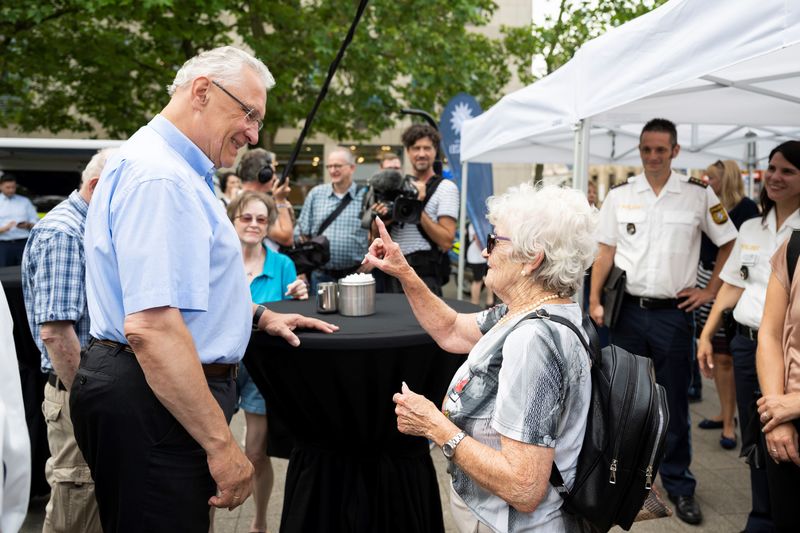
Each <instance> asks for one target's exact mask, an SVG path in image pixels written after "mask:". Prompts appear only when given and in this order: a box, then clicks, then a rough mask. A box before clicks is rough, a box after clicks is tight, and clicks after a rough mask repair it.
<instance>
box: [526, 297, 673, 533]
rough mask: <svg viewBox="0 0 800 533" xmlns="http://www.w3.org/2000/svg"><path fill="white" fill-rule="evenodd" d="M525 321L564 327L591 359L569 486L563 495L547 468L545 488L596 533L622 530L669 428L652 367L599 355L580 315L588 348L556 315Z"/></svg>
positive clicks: (623, 355) (611, 350) (617, 354)
mask: <svg viewBox="0 0 800 533" xmlns="http://www.w3.org/2000/svg"><path fill="white" fill-rule="evenodd" d="M527 319H542V320H550V321H552V322H555V323H557V324H561V325H563V326H566V327H568V328H569V329H570V330H572V331H573V332H574V333H575V335H577V337H578V338H579V339H580V341H581V344H583V346H584V348H586V351H587V352H588V354H589V357H590V359H591V361H592V370H591V378H592V397H591V403H590V404H589V415H588V418H587V421H586V434H585V435H584V437H583V446H582V447H581V452H580V454H579V456H578V466H577V472H576V476H575V482H574V484H573V485H572V489H571V490H568V489H567V487H566V486H565V485H564V480H563V479H562V477H561V472H559V470H558V467H557V466H556V464H555V462H553V468H552V471H551V472H550V483H551V484H552V485H553V487H555V489H556V491H558V493H559V494H560V495H561V497H562V498H563V499H564V509H565V510H566V511H567V512H569V513H573V514H577V515H579V516H581V517H583V518H585V519H586V520H587V521H589V522H590V523H591V524H592V525H593V526H594V527H595V528H596V529H597V530H599V531H608V530H609V529H611V527H613V526H614V525H618V526H620V527H621V528H622V529H625V530H629V529H630V527H631V525H632V524H633V520H634V519H635V518H636V515H637V514H638V513H639V511H640V510H641V509H642V505H643V504H644V501H645V499H646V498H647V495H648V493H649V491H650V488H651V486H652V483H653V478H655V476H656V474H657V473H658V466H659V464H660V463H661V459H662V457H663V455H664V441H665V440H666V434H667V424H668V423H669V411H668V409H667V396H666V391H665V390H664V387H662V386H661V385H658V384H657V383H656V379H655V372H654V369H653V362H652V361H651V360H650V359H648V358H645V357H640V356H638V355H634V354H632V353H630V352H627V351H626V350H623V349H622V348H620V347H619V346H614V345H611V346H607V347H605V348H603V350H602V351H599V350H598V346H599V341H598V339H597V332H596V331H595V329H594V325H593V324H592V322H591V320H590V319H589V318H588V317H587V316H584V318H583V329H585V330H586V332H587V334H588V335H589V340H590V343H591V347H590V345H589V344H587V342H586V340H585V339H584V338H583V335H582V334H581V333H580V331H578V328H576V327H575V326H574V325H573V324H572V322H570V321H569V320H567V319H565V318H563V317H560V316H557V315H550V314H548V313H547V312H546V311H544V310H541V309H540V310H538V311H536V312H534V313H532V314H531V315H528V316H527V317H526V318H525V320H527ZM521 323H522V322H520V324H521Z"/></svg>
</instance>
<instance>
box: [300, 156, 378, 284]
mask: <svg viewBox="0 0 800 533" xmlns="http://www.w3.org/2000/svg"><path fill="white" fill-rule="evenodd" d="M325 170H327V171H328V174H329V175H330V177H331V182H330V183H323V184H321V185H317V186H316V187H314V188H313V189H311V191H310V192H309V193H308V196H306V201H305V204H303V210H302V211H301V212H300V217H299V218H298V219H297V226H296V227H295V230H294V232H295V235H296V236H301V237H313V236H316V235H319V234H320V233H321V234H322V235H325V236H326V237H327V238H328V242H329V243H330V251H331V258H330V260H329V261H328V262H327V263H325V264H324V265H323V266H322V268H320V269H318V270H315V271H314V272H312V273H311V292H312V294H313V293H314V292H315V291H316V288H317V284H319V283H321V282H324V281H337V280H339V279H340V278H343V277H345V276H347V275H348V274H352V273H354V272H363V271H366V270H368V269H369V267H366V266H363V265H361V260H362V259H364V255H365V254H366V253H367V249H368V248H369V241H368V237H369V235H368V231H367V230H365V229H364V228H362V227H361V216H360V215H361V203H362V202H363V201H364V194H366V187H358V185H356V184H355V183H354V182H353V173H354V172H355V170H356V161H355V158H354V157H353V153H352V152H351V151H350V150H347V149H346V148H335V149H334V150H333V151H331V153H330V154H328V159H327V163H326V164H325ZM342 203H344V207H343V209H341V210H340V211H339V213H338V215H336V218H334V219H333V220H332V221H331V220H329V218H330V217H331V215H332V214H333V213H334V212H335V211H336V210H337V208H339V207H340V206H341V205H342ZM325 222H328V223H327V224H326V225H324V226H323V224H324V223H325ZM320 227H322V229H323V231H322V232H320Z"/></svg>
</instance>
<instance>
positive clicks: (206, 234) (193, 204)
mask: <svg viewBox="0 0 800 533" xmlns="http://www.w3.org/2000/svg"><path fill="white" fill-rule="evenodd" d="M213 173H214V166H213V163H212V162H211V160H210V159H208V157H207V156H206V155H205V154H204V153H203V152H202V151H201V150H200V149H199V148H198V147H197V146H196V145H195V144H194V143H192V142H191V141H190V140H189V139H188V138H187V137H186V136H185V135H183V133H181V132H180V131H179V130H178V129H177V128H176V127H175V126H174V125H173V124H172V123H171V122H169V121H168V120H167V119H166V118H164V117H162V116H161V115H157V116H156V117H155V118H154V119H153V120H152V121H150V123H149V124H148V125H147V126H144V127H142V128H141V129H139V131H137V132H136V133H135V134H134V135H133V137H131V138H130V139H129V140H128V141H127V142H126V143H125V144H124V145H122V147H120V149H119V150H118V152H117V154H115V155H114V156H112V158H111V159H110V160H109V161H108V163H107V164H106V166H105V169H104V171H103V175H102V178H101V179H100V181H99V183H98V186H97V188H96V189H95V192H94V195H93V197H92V202H91V204H90V205H89V213H88V216H87V219H86V235H85V249H86V291H87V298H88V305H89V316H90V318H91V334H92V336H93V337H95V338H98V339H108V340H114V341H117V342H123V343H125V342H127V341H126V339H125V335H124V321H125V316H126V315H129V314H132V313H136V312H138V311H143V310H146V309H153V308H156V307H165V306H168V307H174V308H176V309H179V310H180V311H181V315H182V316H183V320H184V322H186V326H187V327H188V329H189V331H190V333H191V334H192V338H193V339H194V343H195V346H196V348H197V352H198V353H199V355H200V361H201V362H202V363H204V364H205V363H234V362H238V361H239V360H240V359H241V358H242V356H243V355H244V351H245V348H246V347H247V342H248V340H249V338H250V330H251V327H252V326H251V325H252V308H251V304H250V291H249V289H248V285H247V278H246V276H245V273H244V263H243V261H242V251H241V244H240V243H239V238H238V237H237V236H236V231H235V230H234V229H233V225H232V224H231V222H230V220H229V219H228V217H227V216H226V214H225V210H224V208H223V207H222V204H220V202H219V200H218V199H217V197H216V196H215V194H214V187H213V183H212V180H211V177H212V175H213Z"/></svg>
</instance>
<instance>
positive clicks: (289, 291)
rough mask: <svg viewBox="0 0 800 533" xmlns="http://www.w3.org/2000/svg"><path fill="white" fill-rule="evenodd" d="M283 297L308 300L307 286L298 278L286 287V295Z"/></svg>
mask: <svg viewBox="0 0 800 533" xmlns="http://www.w3.org/2000/svg"><path fill="white" fill-rule="evenodd" d="M284 296H289V297H291V298H294V299H295V300H308V285H306V282H305V281H303V280H302V279H300V278H298V279H296V280H294V281H293V282H291V283H290V284H289V285H287V286H286V293H285V294H284Z"/></svg>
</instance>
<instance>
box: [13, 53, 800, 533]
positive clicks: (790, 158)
mask: <svg viewBox="0 0 800 533" xmlns="http://www.w3.org/2000/svg"><path fill="white" fill-rule="evenodd" d="M273 84H274V80H273V78H272V75H271V73H270V72H269V70H268V69H267V67H266V66H265V65H264V64H263V63H262V62H261V61H259V60H258V59H256V58H254V57H253V56H252V55H250V54H248V53H246V52H243V51H241V50H239V49H237V48H234V47H221V48H216V49H213V50H209V51H206V52H203V53H201V54H199V55H197V56H195V57H194V58H192V59H190V60H189V61H187V62H186V63H185V64H184V65H183V66H182V67H181V69H180V70H179V71H178V72H177V74H176V76H175V79H174V81H173V83H172V85H171V86H170V87H169V96H170V100H169V103H168V104H167V105H166V107H164V109H163V110H162V111H161V113H159V114H158V115H156V117H154V118H153V119H152V120H151V121H150V122H149V123H148V124H146V125H144V126H143V127H142V128H141V129H140V130H139V131H137V132H136V133H135V134H134V135H133V136H132V137H131V138H130V139H129V140H128V141H127V142H126V143H125V144H124V145H122V146H121V147H120V148H119V149H113V150H111V149H109V150H103V151H101V152H99V153H98V154H96V155H95V156H94V157H93V158H92V160H91V161H90V163H89V164H88V165H87V167H86V169H85V170H84V172H83V174H82V177H81V182H80V185H79V188H78V190H76V191H74V192H73V193H72V194H71V195H70V196H69V197H68V198H67V199H66V200H64V201H63V202H62V203H61V204H59V205H58V206H57V207H56V208H54V209H53V210H52V211H51V212H50V213H48V214H47V216H45V217H44V218H43V219H42V220H41V221H38V217H37V216H36V213H35V209H33V206H32V205H31V204H30V202H29V201H27V199H25V198H23V197H21V196H19V195H16V194H15V188H16V184H15V183H14V181H13V179H10V178H9V177H7V176H4V177H0V192H2V195H0V265H6V264H10V265H13V264H21V270H22V280H23V292H24V297H25V307H26V311H27V316H28V322H29V325H30V328H31V332H32V334H33V337H34V340H35V341H36V344H37V346H38V348H39V350H40V351H41V369H42V372H44V373H45V374H47V376H48V380H47V385H46V386H45V391H44V392H45V401H44V405H43V411H44V415H45V419H46V422H47V428H48V441H49V445H50V451H51V458H50V459H49V460H48V462H47V467H46V475H47V479H48V482H49V483H50V485H51V488H52V490H51V496H50V501H49V503H48V505H47V508H46V518H45V525H44V530H45V531H81V532H88V531H106V532H109V531H117V532H125V531H143V530H147V531H176V530H179V531H208V530H209V528H210V527H211V526H212V523H213V522H212V517H213V513H210V512H209V511H210V509H214V508H227V509H233V508H235V507H238V506H239V505H241V504H242V503H243V502H244V501H245V500H246V499H247V498H248V497H249V496H250V494H251V493H252V494H253V496H254V499H255V509H256V511H255V515H254V517H253V521H252V523H251V524H250V529H251V530H253V531H266V528H267V524H266V515H267V505H268V501H269V498H270V493H271V490H272V484H273V473H272V466H271V462H270V459H269V457H267V455H266V440H267V435H268V418H267V414H268V406H267V405H266V402H265V400H264V397H263V396H262V393H261V391H259V390H258V388H257V387H256V386H255V384H254V382H253V379H252V377H251V376H249V375H248V371H247V368H246V367H245V366H244V365H243V364H242V363H241V360H242V357H243V354H244V350H245V348H246V346H247V344H248V341H249V339H250V335H251V332H252V331H253V330H254V329H257V330H261V331H264V332H266V333H267V334H269V335H274V336H279V337H282V338H284V339H285V340H286V341H287V342H288V343H289V344H291V345H292V346H297V345H298V344H299V342H300V341H299V339H298V337H297V335H296V334H295V331H296V330H300V329H315V330H319V331H322V332H325V333H335V332H336V331H337V329H338V328H337V326H335V325H334V324H331V323H328V322H326V321H322V320H319V319H316V318H311V317H306V316H302V315H298V314H279V313H275V312H273V311H271V310H270V309H269V307H270V305H269V304H270V302H275V301H278V300H283V299H301V300H302V299H307V298H308V297H309V294H314V293H315V288H316V286H317V284H319V283H321V282H325V281H336V280H338V279H339V278H342V277H344V276H346V275H348V274H352V273H355V272H371V273H372V274H373V275H374V276H375V277H376V278H378V281H379V285H380V287H381V290H383V291H386V292H397V293H401V292H402V293H404V294H405V297H406V298H407V299H408V302H409V304H410V307H411V310H412V312H413V313H414V315H415V317H416V318H417V320H418V321H419V323H420V325H421V326H422V327H423V328H424V329H425V331H426V332H427V333H428V334H429V335H430V336H431V337H432V338H433V340H434V341H435V342H436V343H437V344H438V345H439V346H440V347H441V348H442V349H444V350H446V351H448V352H452V353H460V354H468V355H466V357H465V359H464V362H463V365H462V366H461V368H460V369H459V370H458V371H457V372H456V373H455V375H454V376H453V378H452V381H451V383H450V385H449V386H448V388H447V394H446V395H445V398H444V402H443V403H441V402H440V400H441V399H440V398H430V399H428V398H425V397H423V396H421V395H419V394H416V393H415V392H414V391H413V390H411V389H410V388H409V387H408V385H406V384H405V383H403V384H402V387H401V389H400V390H399V391H398V392H397V393H396V394H395V395H394V397H393V398H392V400H393V401H394V403H395V404H396V408H395V412H396V414H397V428H398V430H399V431H400V432H402V433H405V434H408V435H416V436H421V437H426V438H428V439H429V440H430V441H431V442H432V443H433V445H435V446H438V447H440V448H441V450H442V452H443V454H444V455H445V457H446V458H447V459H448V461H449V464H450V468H449V473H450V475H451V491H450V504H451V509H452V516H453V519H454V522H455V524H456V527H457V528H458V530H459V531H471V532H472V531H548V532H551V531H557V532H558V531H563V532H573V531H592V530H593V526H592V524H591V523H589V522H588V521H587V520H585V519H584V518H582V517H581V516H579V515H576V514H570V513H567V512H565V511H564V510H563V507H562V504H563V500H562V497H561V496H560V495H559V493H558V492H557V491H556V489H555V488H554V487H553V486H551V485H550V474H551V470H552V468H553V465H557V467H558V470H559V471H560V472H561V475H562V477H563V479H564V482H565V484H566V486H567V487H570V486H571V485H572V484H573V483H574V480H575V477H576V472H577V467H578V458H579V455H580V453H581V446H582V443H583V441H584V436H585V432H586V428H587V416H588V413H589V403H590V400H591V389H592V384H591V377H590V366H591V365H590V360H589V358H588V357H587V353H586V350H585V348H584V342H583V341H588V339H589V338H590V335H589V333H588V330H587V329H586V328H587V327H590V326H588V325H587V324H586V323H585V322H584V321H583V310H582V309H581V307H580V306H579V305H578V304H577V303H575V302H574V301H573V296H574V295H575V294H576V293H577V292H578V291H579V290H580V288H581V284H582V283H583V280H584V274H585V272H586V271H587V269H589V268H590V267H591V268H592V275H591V286H590V289H589V302H588V311H589V314H590V316H591V318H592V319H593V320H594V322H595V323H596V324H597V325H598V326H602V325H603V322H604V316H606V313H605V309H604V299H603V287H604V285H605V282H606V279H607V278H608V276H609V274H610V273H611V271H612V269H613V268H614V267H617V268H620V269H622V270H623V271H625V273H626V290H625V291H626V292H625V295H624V298H623V302H622V305H621V310H620V313H619V316H618V318H617V320H616V321H615V322H614V324H613V325H612V326H611V332H610V334H611V341H612V342H613V343H614V344H615V345H617V346H620V347H622V348H624V349H626V350H628V351H630V352H632V353H635V354H638V355H641V356H644V357H648V358H650V359H651V360H652V361H653V365H654V368H655V375H656V380H657V381H658V383H659V384H661V385H662V386H663V387H664V388H665V390H666V394H667V401H668V405H669V424H668V428H667V439H666V449H665V451H664V457H663V460H662V462H661V465H660V470H659V474H660V479H661V485H662V486H663V488H664V490H665V491H666V493H667V495H668V497H669V499H670V500H671V501H672V502H673V503H674V505H675V509H676V514H677V516H678V518H680V519H681V520H683V521H684V522H686V523H689V524H699V523H701V522H702V520H703V514H702V511H701V508H700V506H699V504H698V502H697V500H696V498H695V491H696V485H697V482H696V480H695V478H694V476H693V475H692V472H691V469H690V466H691V462H692V446H691V439H690V432H689V423H690V422H689V397H690V389H692V386H693V379H692V375H693V361H695V360H696V362H697V366H698V368H699V370H700V371H701V372H702V373H703V374H705V375H706V376H708V377H714V379H715V381H716V384H717V391H718V394H719V395H720V406H721V412H720V415H719V417H717V418H711V419H707V420H703V421H702V422H700V426H701V427H702V428H706V429H720V430H721V437H720V445H721V446H722V447H723V448H735V447H737V444H738V443H737V436H736V415H735V411H736V412H738V427H739V428H740V429H741V431H742V439H743V445H745V444H748V445H749V446H750V447H749V448H748V450H749V451H750V455H751V457H752V460H751V461H750V474H751V477H750V481H751V493H752V509H751V511H750V513H749V516H748V520H747V523H746V524H745V530H746V531H751V532H756V531H796V530H797V529H798V526H800V515H798V513H796V512H795V511H794V509H793V508H792V506H793V502H794V501H795V499H796V498H795V496H796V493H797V491H798V487H800V483H798V477H800V447H798V429H800V400H798V398H800V377H798V363H800V355H798V354H799V353H800V351H798V346H799V345H800V341H799V340H798V335H800V334H798V333H797V332H798V329H797V328H796V323H797V316H798V313H799V312H800V311H798V305H800V304H798V302H797V299H796V294H797V293H798V290H800V289H798V288H797V287H798V284H800V281H798V280H797V279H795V277H794V276H793V274H794V269H795V265H796V263H797V254H798V253H800V240H798V242H797V243H796V244H795V245H794V246H792V245H791V244H790V242H791V240H790V238H789V237H790V235H792V232H793V231H794V230H798V229H800V142H796V141H789V142H785V143H783V144H781V145H780V146H778V147H776V148H775V149H774V150H773V151H772V153H771V154H770V157H769V162H768V168H767V171H766V173H765V176H764V181H763V189H762V191H761V197H760V206H756V205H755V204H754V203H753V202H752V201H749V200H748V199H747V198H746V197H745V195H744V192H743V189H742V179H741V175H740V174H739V171H738V168H737V167H736V164H735V163H734V162H732V161H718V162H716V163H714V164H712V165H711V166H710V167H709V168H708V169H707V170H706V173H707V175H708V177H709V181H708V183H706V182H704V181H702V180H698V179H695V178H690V177H688V176H685V175H682V174H679V173H677V172H675V171H674V170H673V169H672V161H673V159H674V158H675V157H677V155H678V154H679V152H680V145H679V143H678V138H677V131H676V128H675V125H674V124H673V123H672V122H670V121H669V120H665V119H653V120H651V121H650V122H648V123H647V124H646V125H645V127H644V128H643V130H642V133H641V136H640V143H639V150H640V155H641V159H642V165H643V168H644V170H643V172H642V173H641V174H640V175H638V176H634V177H632V178H629V179H628V180H626V181H625V182H623V183H620V184H618V185H617V186H615V187H613V188H612V190H610V191H609V193H608V195H607V196H606V197H605V199H604V201H603V202H602V207H601V208H600V209H599V210H598V209H597V208H596V207H595V206H594V204H595V203H596V202H597V199H596V198H593V199H592V200H591V202H590V201H588V200H587V198H586V196H585V195H584V194H582V193H580V192H579V191H576V190H573V189H568V188H561V187H555V186H544V187H541V186H531V185H527V184H523V185H521V186H519V187H514V188H511V189H509V190H508V191H507V192H504V193H502V194H499V195H496V196H493V197H490V198H488V199H487V206H488V219H489V222H490V223H491V224H492V225H493V227H494V230H493V233H491V234H490V235H488V236H487V239H486V246H485V247H484V248H483V249H482V250H481V251H480V252H479V254H478V257H476V255H475V250H474V249H473V251H472V254H471V256H470V257H471V258H470V260H469V262H470V264H472V265H473V267H472V269H473V272H474V274H473V277H474V284H473V301H474V302H475V303H477V301H479V298H480V296H479V295H480V290H481V284H485V286H486V288H487V289H488V290H489V291H490V294H495V295H497V297H498V298H499V300H500V301H501V302H502V303H500V304H498V305H491V306H490V307H489V308H488V309H485V310H482V311H480V312H476V313H472V314H464V313H458V312H456V311H455V310H453V309H452V308H451V307H449V306H448V304H447V303H446V302H445V300H443V299H442V298H441V296H442V278H441V275H440V272H439V270H438V265H439V263H440V260H441V255H442V254H443V253H444V252H446V251H447V250H449V248H450V246H451V244H452V242H453V238H454V236H455V228H456V222H457V218H458V202H459V200H458V191H457V188H456V186H455V184H454V183H453V182H451V181H448V180H442V178H441V176H438V175H436V172H435V171H434V165H433V163H434V159H435V154H436V147H437V146H438V145H439V143H440V137H439V134H438V132H437V131H436V130H435V129H433V128H431V127H429V126H424V125H413V126H411V127H409V128H408V129H407V130H406V131H405V132H404V134H403V136H402V141H403V145H404V147H405V151H406V152H405V153H406V156H407V160H408V163H409V165H410V168H411V179H412V183H413V185H414V188H415V190H416V195H417V199H418V200H420V201H421V202H422V203H423V204H422V212H421V215H420V217H419V222H418V223H416V224H413V223H401V222H396V221H393V220H391V213H390V211H389V209H388V208H387V206H386V205H384V204H382V203H380V202H378V203H375V204H374V205H371V206H367V207H368V208H369V209H370V211H371V212H372V213H374V215H375V216H374V217H373V220H372V224H371V226H370V227H368V228H365V227H364V225H363V224H362V220H363V216H362V215H363V210H364V197H365V194H366V188H365V187H361V186H359V185H357V184H356V183H355V182H354V180H353V176H354V172H355V169H356V161H355V160H354V158H353V154H352V152H351V151H350V150H347V149H334V150H332V151H331V152H330V153H329V154H328V155H327V159H326V162H325V169H326V171H327V172H328V174H329V176H330V182H329V183H324V184H321V185H318V186H317V187H315V188H313V189H312V190H311V191H310V192H309V193H308V195H307V196H306V199H305V204H304V205H303V207H302V210H301V211H300V215H299V217H297V219H295V213H294V207H293V206H292V204H291V203H290V201H289V194H290V192H291V185H290V183H289V181H288V180H283V181H282V180H280V179H279V178H278V175H277V172H276V170H277V169H276V157H275V154H273V153H271V152H268V151H266V150H263V149H250V150H248V151H247V152H246V153H245V154H244V155H242V156H241V158H239V155H240V150H241V149H242V148H243V147H244V146H245V145H255V144H257V142H258V132H259V131H260V129H261V127H262V126H263V121H264V120H265V117H264V113H265V109H266V101H267V92H268V90H269V89H271V87H272V86H273ZM237 158H238V164H236V166H235V172H227V173H224V174H221V175H219V176H218V177H219V185H220V188H221V194H219V195H218V194H217V192H216V191H215V187H214V184H213V177H214V174H215V172H216V170H217V169H220V168H233V167H234V165H235V163H237ZM381 167H382V169H384V170H398V169H402V164H401V161H400V159H399V158H398V157H397V156H396V155H394V156H392V155H387V156H386V157H384V158H382V160H381ZM758 207H760V211H759V209H758ZM37 221H38V222H37ZM318 235H324V236H325V237H327V240H328V242H329V252H330V257H329V260H328V261H327V262H326V263H325V264H322V265H320V266H319V268H316V269H314V270H313V271H312V272H310V273H309V275H308V276H305V275H303V274H301V275H298V271H297V269H296V267H295V264H294V263H293V262H292V260H291V259H290V257H289V256H287V255H285V254H284V253H282V252H281V250H285V249H286V248H291V247H292V246H293V245H295V243H297V242H303V241H304V240H307V239H310V238H312V237H315V236H318ZM703 239H706V240H705V241H703ZM473 242H475V243H477V242H478V240H477V239H476V238H475V235H474V231H473V233H472V234H470V243H473ZM476 294H477V297H476ZM489 303H491V301H489ZM731 309H732V310H733V311H732V316H730V317H728V315H729V314H730V313H728V312H729V311H730V310H731ZM536 310H544V311H546V312H547V313H549V314H550V315H558V316H560V317H564V318H565V319H566V320H568V321H569V322H570V323H572V325H573V326H574V327H575V328H577V330H578V331H581V332H583V335H584V337H585V338H584V339H581V338H578V336H576V335H574V334H573V333H571V332H570V331H567V329H565V328H564V327H563V326H561V325H558V324H556V323H553V322H550V321H544V320H527V317H528V315H529V314H530V313H531V312H533V311H536ZM696 314H697V316H698V318H699V320H700V322H699V325H698V324H696V323H695V315H696ZM726 317H727V319H726ZM724 322H727V326H728V327H725V328H723V327H722V326H723V323H724ZM720 330H724V332H723V333H721V334H720ZM698 332H699V333H698ZM695 384H696V383H695ZM376 400H380V399H376ZM385 400H386V401H388V400H389V398H386V399H385ZM236 409H241V410H242V411H243V412H244V416H245V421H246V440H245V446H244V451H242V449H241V448H240V446H239V444H238V443H237V442H236V440H235V439H234V437H233V435H232V433H231V430H230V428H229V422H230V420H231V417H232V416H233V413H234V412H235V410H236ZM759 454H761V459H762V460H761V461H759V460H758V455H759ZM764 467H766V468H764ZM312 511H313V510H309V512H312Z"/></svg>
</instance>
